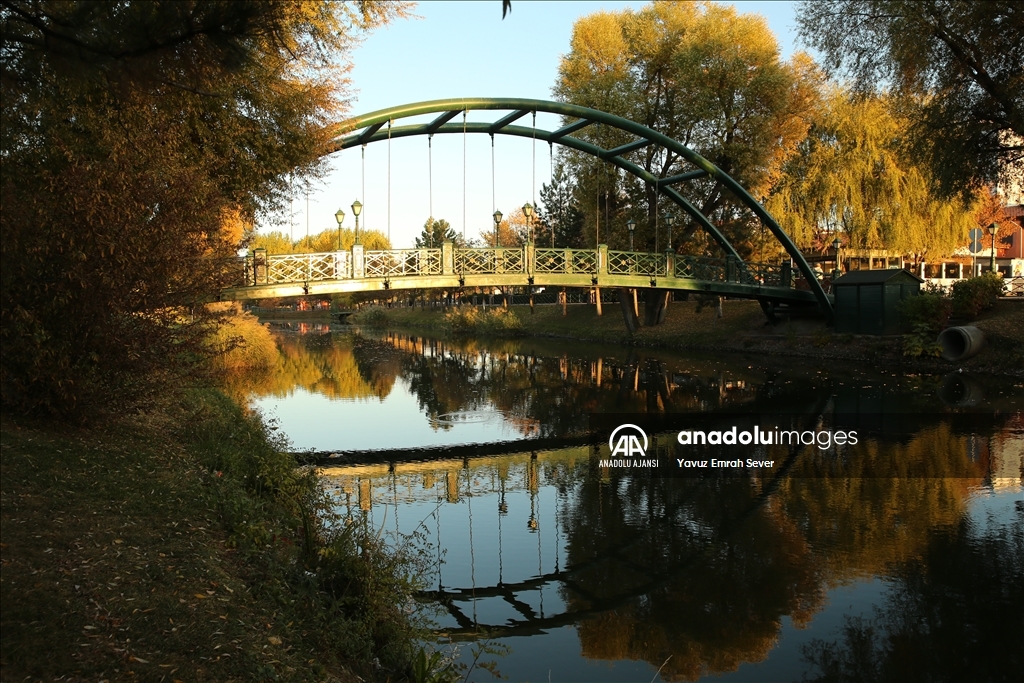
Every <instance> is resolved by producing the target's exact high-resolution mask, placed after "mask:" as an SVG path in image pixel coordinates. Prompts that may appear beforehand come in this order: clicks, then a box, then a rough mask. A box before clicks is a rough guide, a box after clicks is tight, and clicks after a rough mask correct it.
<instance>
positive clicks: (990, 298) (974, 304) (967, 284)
mask: <svg viewBox="0 0 1024 683" xmlns="http://www.w3.org/2000/svg"><path fill="white" fill-rule="evenodd" d="M1002 291H1003V278H1002V277H1001V276H999V275H996V274H995V273H985V274H984V275H979V276H978V277H972V278H969V279H967V280H960V281H959V282H955V283H953V292H952V295H951V298H952V301H953V314H954V315H955V316H957V317H958V318H966V319H968V320H973V319H974V318H975V317H977V315H978V314H979V313H981V312H982V311H985V310H988V309H990V308H992V306H993V305H994V304H995V299H996V297H997V296H999V295H1000V294H1001V293H1002Z"/></svg>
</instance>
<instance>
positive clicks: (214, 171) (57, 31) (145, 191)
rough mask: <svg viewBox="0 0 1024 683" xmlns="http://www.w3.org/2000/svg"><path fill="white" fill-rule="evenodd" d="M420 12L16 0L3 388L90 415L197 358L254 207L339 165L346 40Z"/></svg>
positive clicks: (3, 273) (2, 135) (8, 20)
mask: <svg viewBox="0 0 1024 683" xmlns="http://www.w3.org/2000/svg"><path fill="white" fill-rule="evenodd" d="M403 11H404V6H403V5H400V4H397V5H396V4H390V3H382V2H361V3H358V4H350V3H328V2H323V1H314V0H295V1H293V0H272V1H267V2H258V3H257V2H244V3H243V2H216V1H213V0H196V1H194V2H187V3H186V2H175V1H171V0H152V1H150V2H123V1H122V2H117V1H113V0H111V1H107V2H58V1H56V0H4V2H3V3H2V5H0V22H2V31H0V40H2V51H0V67H2V73H0V85H2V114H0V115H2V127H0V129H2V132H0V140H2V152H0V153H2V155H3V157H2V158H3V165H2V174H0V200H2V204H3V212H2V213H0V257H2V261H3V268H2V269H0V293H2V297H0V299H2V302H0V340H2V344H3V349H4V352H3V357H2V359H3V360H2V365H0V398H2V402H3V404H4V405H5V406H10V407H14V408H16V409H21V410H35V411H37V412H55V413H63V414H82V413H83V411H85V410H87V409H88V408H92V407H96V406H99V405H104V406H107V407H113V406H118V405H125V404H131V403H133V402H134V401H136V400H137V399H140V398H142V397H144V396H146V395H147V394H150V393H152V392H153V391H154V390H155V388H156V387H158V386H160V384H159V383H158V382H156V381H155V380H156V379H158V378H164V379H174V378H178V379H180V378H181V377H182V373H188V372H190V371H192V370H195V369H197V368H198V367H199V366H197V365H196V363H195V361H196V359H197V358H198V357H199V356H198V354H199V353H200V352H201V350H202V348H203V347H202V344H201V342H200V338H201V337H202V336H203V334H204V333H205V330H206V329H207V323H209V320H208V319H206V318H205V316H204V308H203V306H201V305H200V304H201V303H202V302H203V301H204V300H208V299H209V298H210V297H211V296H213V295H215V294H216V292H217V290H218V288H219V287H220V286H222V285H224V284H226V283H227V282H228V280H229V278H231V277H232V272H231V267H232V266H231V264H232V260H233V259H232V257H233V256H234V253H235V250H236V249H237V247H238V243H237V229H236V227H237V224H238V222H239V218H238V217H239V216H241V217H243V218H242V222H243V223H251V222H252V220H253V218H254V216H255V215H256V214H258V213H260V212H269V211H273V210H274V209H275V208H277V207H280V206H281V199H282V197H284V196H286V192H287V190H288V187H289V185H290V183H291V179H292V177H293V176H298V177H300V178H301V177H307V178H308V177H312V176H315V175H316V174H317V173H318V172H320V171H321V170H322V169H323V166H322V162H321V161H320V158H321V156H322V155H323V153H324V152H325V151H326V150H327V149H328V144H329V141H330V139H331V138H332V130H331V128H332V125H333V122H335V121H337V120H339V119H341V118H342V117H343V114H344V110H345V105H346V100H347V93H348V90H347V81H346V78H345V73H346V71H347V69H348V61H347V55H348V51H349V49H350V48H351V47H352V46H353V45H354V44H355V43H356V42H357V41H358V40H359V39H360V37H361V36H362V35H363V33H364V32H365V31H366V30H368V29H370V28H372V27H374V26H376V25H379V24H381V23H384V22H387V21H388V20H390V19H391V18H393V17H395V16H397V15H398V14H401V13H402V12H403ZM226 216H227V217H228V218H230V220H226V219H225V217H226ZM225 224H228V225H227V227H228V229H222V228H223V227H225Z"/></svg>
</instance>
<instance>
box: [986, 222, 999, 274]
mask: <svg viewBox="0 0 1024 683" xmlns="http://www.w3.org/2000/svg"><path fill="white" fill-rule="evenodd" d="M997 232H999V224H998V223H993V224H992V225H990V226H988V234H990V235H992V253H991V254H989V259H988V269H989V270H991V271H992V272H993V273H994V272H996V233H997Z"/></svg>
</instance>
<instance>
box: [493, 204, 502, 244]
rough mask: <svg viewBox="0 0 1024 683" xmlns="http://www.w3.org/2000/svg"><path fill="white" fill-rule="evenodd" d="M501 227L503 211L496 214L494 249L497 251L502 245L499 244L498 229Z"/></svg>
mask: <svg viewBox="0 0 1024 683" xmlns="http://www.w3.org/2000/svg"><path fill="white" fill-rule="evenodd" d="M500 226H501V211H498V210H496V211H495V212H494V248H495V249H497V248H498V247H500V246H501V245H500V244H498V228H499V227H500Z"/></svg>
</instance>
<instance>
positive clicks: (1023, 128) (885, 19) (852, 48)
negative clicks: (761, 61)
mask: <svg viewBox="0 0 1024 683" xmlns="http://www.w3.org/2000/svg"><path fill="white" fill-rule="evenodd" d="M797 19H798V21H799V24H800V35H801V37H802V38H803V39H804V40H805V41H807V43H808V44H810V45H812V46H813V47H815V48H817V49H818V50H820V51H821V52H822V54H823V55H824V56H825V60H826V66H828V67H829V68H830V69H832V70H834V71H838V72H841V73H844V74H846V75H848V76H851V77H852V78H853V79H854V82H855V84H856V85H857V86H858V87H859V88H860V89H861V90H865V91H872V90H873V91H878V90H892V91H894V92H895V93H897V94H898V95H899V96H900V97H901V100H902V101H901V104H902V105H903V106H904V107H905V108H906V110H907V116H908V118H909V119H910V120H912V121H913V122H914V125H913V127H912V128H911V131H910V132H911V133H912V136H911V137H910V138H909V139H908V141H907V142H908V145H907V146H908V148H909V149H910V150H912V151H913V152H914V153H915V154H916V156H917V157H918V159H921V160H923V161H926V162H927V163H929V164H930V165H931V167H932V174H933V178H934V180H935V183H936V186H937V187H938V188H939V189H940V190H942V191H943V192H944V193H945V194H951V193H954V192H959V193H960V194H962V195H964V196H966V195H969V194H970V193H971V191H972V190H974V189H977V188H978V187H980V186H981V185H983V184H986V183H987V184H995V183H996V182H997V181H999V180H1001V179H1002V180H1003V181H1004V182H1013V181H1017V182H1020V181H1021V179H1022V178H1024V9H1022V7H1021V4H1020V3H1018V2H1012V1H1010V0H989V1H986V2H970V1H969V0H925V1H921V0H813V1H810V2H803V3H801V4H800V6H799V9H798V11H797Z"/></svg>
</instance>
